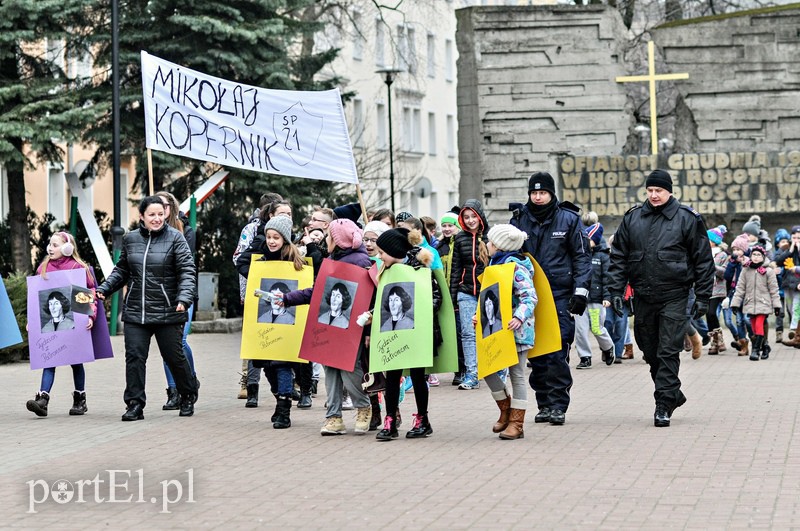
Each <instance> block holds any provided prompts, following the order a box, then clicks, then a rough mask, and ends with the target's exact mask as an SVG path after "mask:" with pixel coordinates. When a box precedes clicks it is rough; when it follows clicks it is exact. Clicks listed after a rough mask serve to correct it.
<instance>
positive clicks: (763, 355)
mask: <svg viewBox="0 0 800 531" xmlns="http://www.w3.org/2000/svg"><path fill="white" fill-rule="evenodd" d="M770 352H772V347H770V346H769V343H767V341H766V338H765V339H764V344H763V345H762V346H761V359H762V360H765V359H767V358H769V353H770Z"/></svg>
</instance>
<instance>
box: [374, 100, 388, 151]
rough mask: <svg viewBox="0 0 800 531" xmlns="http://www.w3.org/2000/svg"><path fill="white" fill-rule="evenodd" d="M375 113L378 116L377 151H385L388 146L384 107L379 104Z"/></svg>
mask: <svg viewBox="0 0 800 531" xmlns="http://www.w3.org/2000/svg"><path fill="white" fill-rule="evenodd" d="M376 111H377V114H378V120H377V122H378V149H386V148H387V147H388V146H389V141H388V136H387V131H386V105H384V104H383V103H379V104H378V105H377V107H376Z"/></svg>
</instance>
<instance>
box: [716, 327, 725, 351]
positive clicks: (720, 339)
mask: <svg viewBox="0 0 800 531" xmlns="http://www.w3.org/2000/svg"><path fill="white" fill-rule="evenodd" d="M714 337H715V338H716V340H717V352H725V351H726V350H728V346H727V345H726V344H725V335H724V334H723V333H722V328H717V335H716V336H714Z"/></svg>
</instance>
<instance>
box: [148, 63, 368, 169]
mask: <svg viewBox="0 0 800 531" xmlns="http://www.w3.org/2000/svg"><path fill="white" fill-rule="evenodd" d="M142 90H143V92H144V117H145V130H146V137H147V147H148V148H150V149H156V150H159V151H166V152H167V153H172V154H173V155H180V156H182V157H190V158H193V159H199V160H205V161H209V162H215V163H217V164H221V165H224V166H227V167H236V168H242V169H245V170H252V171H261V172H265V173H274V174H277V175H287V176H293V177H305V178H309V179H321V180H325V181H336V182H344V183H352V184H357V183H358V175H357V174H356V165H355V160H354V159H353V148H352V145H351V144H350V136H349V135H348V132H347V123H346V122H345V118H344V108H343V107H342V99H341V97H340V94H339V89H333V90H326V91H299V90H297V91H293V90H271V89H264V88H259V87H252V86H249V85H242V84H239V83H235V82H233V81H226V80H224V79H220V78H217V77H213V76H207V75H205V74H201V73H200V72H196V71H194V70H190V69H188V68H184V67H182V66H179V65H176V64H174V63H170V62H169V61H164V60H163V59H159V58H158V57H155V56H152V55H149V54H148V53H147V52H144V51H142Z"/></svg>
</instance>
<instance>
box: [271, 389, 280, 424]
mask: <svg viewBox="0 0 800 531" xmlns="http://www.w3.org/2000/svg"><path fill="white" fill-rule="evenodd" d="M272 396H274V397H275V411H273V412H272V416H271V417H270V418H269V421H270V422H278V417H280V414H281V412H280V405H281V403H280V401H279V400H278V395H276V394H275V393H272Z"/></svg>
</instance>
